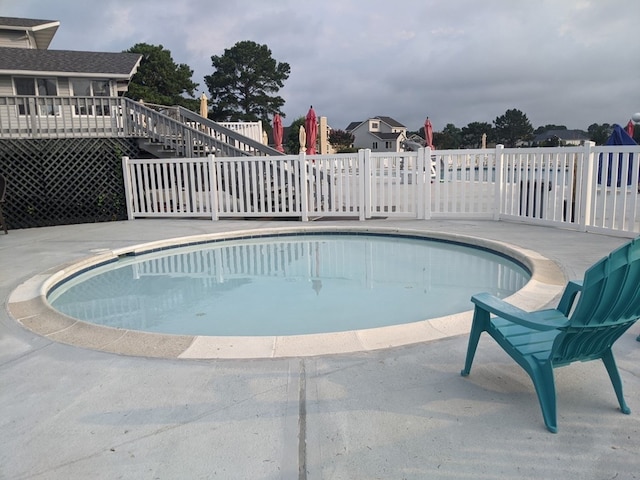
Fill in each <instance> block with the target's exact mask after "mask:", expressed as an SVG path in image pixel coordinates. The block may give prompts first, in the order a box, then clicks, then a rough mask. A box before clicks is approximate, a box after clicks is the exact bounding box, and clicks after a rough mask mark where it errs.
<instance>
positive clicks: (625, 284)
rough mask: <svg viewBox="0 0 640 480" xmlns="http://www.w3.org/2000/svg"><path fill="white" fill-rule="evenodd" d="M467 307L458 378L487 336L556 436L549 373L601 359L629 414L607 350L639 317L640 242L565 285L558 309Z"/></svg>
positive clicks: (486, 303)
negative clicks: (523, 379)
mask: <svg viewBox="0 0 640 480" xmlns="http://www.w3.org/2000/svg"><path fill="white" fill-rule="evenodd" d="M578 293H580V295H579V298H578V301H577V303H576V305H575V309H573V311H572V310H571V308H572V306H573V304H574V300H575V298H576V295H577V294H578ZM471 301H472V302H473V303H474V304H475V311H474V315H473V324H472V327H471V333H470V336H469V345H468V348H467V358H466V361H465V365H464V369H463V370H462V372H461V374H462V376H467V375H469V371H470V370H471V364H472V363H473V357H474V355H475V352H476V347H477V346H478V340H479V339H480V334H481V333H482V332H487V333H488V334H489V335H491V337H493V338H494V339H495V340H496V342H498V344H499V345H500V346H501V347H502V348H503V349H504V350H505V351H506V352H507V353H508V354H509V355H510V356H511V357H512V358H513V359H514V360H515V361H516V362H517V363H518V364H519V365H520V366H521V367H522V368H524V369H525V370H526V372H527V373H528V374H529V376H530V377H531V380H533V385H534V387H535V389H536V393H537V395H538V400H539V401H540V407H541V408H542V416H543V418H544V423H545V424H546V426H547V428H548V429H549V430H550V431H551V432H553V433H555V432H557V431H558V427H557V423H556V391H555V381H554V377H553V369H554V368H555V367H561V366H564V365H568V364H570V363H572V362H575V361H589V360H596V359H601V360H602V361H603V362H604V365H605V367H606V369H607V372H608V373H609V377H610V378H611V383H612V384H613V388H614V390H615V393H616V396H617V397H618V402H619V404H620V410H621V411H622V412H623V413H627V414H628V413H631V411H630V410H629V407H628V406H627V404H626V403H625V401H624V397H623V393H622V382H621V380H620V374H619V373H618V367H617V366H616V362H615V360H614V358H613V353H612V351H611V347H612V345H613V344H614V342H615V341H616V340H617V339H618V338H619V337H620V336H621V335H622V334H623V333H624V332H625V331H626V330H627V329H628V328H629V327H631V325H633V323H634V322H635V321H636V320H637V319H638V317H640V237H639V238H636V239H635V240H633V241H631V242H629V243H627V244H626V245H623V246H622V247H620V248H618V249H616V250H614V251H613V252H612V253H610V254H609V255H608V256H607V257H605V258H603V259H602V260H600V261H599V262H597V263H596V264H595V265H593V266H592V267H590V268H589V269H588V270H587V271H586V273H585V275H584V279H583V281H582V282H569V283H568V284H567V286H566V287H565V290H564V293H563V295H562V297H561V299H560V302H559V304H558V307H557V308H552V309H547V310H539V311H535V312H526V311H524V310H521V309H520V308H517V307H515V306H513V305H510V304H509V303H507V302H505V301H503V300H501V299H499V298H496V297H494V296H492V295H490V294H488V293H480V294H477V295H474V296H473V297H472V298H471Z"/></svg>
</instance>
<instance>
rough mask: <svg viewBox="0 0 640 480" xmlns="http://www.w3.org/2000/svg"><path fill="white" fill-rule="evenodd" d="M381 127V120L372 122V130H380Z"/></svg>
mask: <svg viewBox="0 0 640 480" xmlns="http://www.w3.org/2000/svg"><path fill="white" fill-rule="evenodd" d="M379 128H380V123H379V122H371V130H378V129H379Z"/></svg>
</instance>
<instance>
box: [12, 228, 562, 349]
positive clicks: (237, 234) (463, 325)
mask: <svg viewBox="0 0 640 480" xmlns="http://www.w3.org/2000/svg"><path fill="white" fill-rule="evenodd" d="M322 232H326V233H337V232H344V233H371V234H385V235H410V236H415V237H420V238H427V239H434V240H441V241H448V242H456V243H460V244H467V245H471V246H474V247H480V248H484V249H487V250H490V251H494V252H497V253H499V254H502V255H505V256H507V257H510V258H513V259H514V260H516V261H518V262H520V263H521V264H523V265H524V266H525V267H526V268H527V269H529V271H530V272H531V279H530V280H529V282H527V284H526V285H525V286H524V287H523V288H522V289H520V290H519V291H517V292H516V293H514V294H513V295H511V296H510V297H508V298H507V299H506V300H507V301H509V302H510V303H512V304H513V305H515V306H518V307H520V308H522V309H525V310H533V309H538V308H542V307H544V306H547V305H549V304H550V302H551V301H552V300H553V299H554V298H556V297H557V296H558V295H560V294H561V292H562V289H563V288H564V285H565V284H566V282H567V278H566V275H565V274H564V272H563V270H562V269H561V268H560V266H559V265H558V264H556V263H555V262H554V261H552V260H550V259H549V258H546V257H544V256H542V255H541V254H540V253H538V252H536V251H533V250H530V249H525V248H521V247H518V246H515V245H512V244H508V243H505V242H500V241H496V240H488V239H485V238H482V237H475V236H470V235H461V234H453V233H448V232H437V231H429V232H425V231H424V230H413V229H405V228H397V227H358V226H317V225H309V226H299V225H298V226H295V227H263V228H256V229H248V230H235V231H234V230H232V231H227V232H219V233H209V234H201V235H192V236H187V237H174V238H168V239H164V240H159V241H154V242H147V243H143V244H138V245H132V246H128V247H123V248H118V249H114V250H105V251H102V252H100V253H97V254H96V255H92V256H90V257H87V258H84V259H82V260H80V261H75V262H73V263H70V264H67V265H61V266H57V267H54V268H52V269H49V270H47V271H46V272H43V273H42V274H39V275H36V276H34V277H31V278H30V279H28V280H27V281H25V282H24V283H22V284H21V285H19V286H18V287H17V288H16V289H15V290H14V291H13V292H12V293H11V295H10V297H9V301H8V311H9V315H10V316H11V317H12V318H14V319H15V320H16V321H17V322H18V323H20V324H21V325H22V326H24V327H25V328H27V329H29V330H30V331H32V332H34V333H36V334H38V335H41V336H43V337H46V338H48V339H50V340H52V341H56V342H60V343H64V344H69V345H75V346H79V347H83V348H89V349H93V350H99V351H103V352H109V353H115V354H120V355H131V356H143V357H159V358H177V359H180V358H183V359H220V358H227V359H241V358H246V359H248V358H282V357H306V356H317V355H331V354H343V353H355V352H364V351H370V350H380V349H385V348H392V347H399V346H404V345H410V344H415V343H422V342H429V341H433V340H438V339H442V338H446V337H451V336H455V335H462V334H466V333H468V332H469V329H470V326H471V319H472V314H473V312H472V310H468V311H466V312H461V313H457V314H453V315H447V316H444V317H439V318H435V319H429V320H423V321H419V322H412V323H406V324H401V325H392V326H386V327H377V328H370V329H364V330H352V331H346V332H334V333H321V334H306V335H287V336H259V337H258V336H253V337H250V336H216V337H214V336H196V335H168V334H160V333H151V332H141V331H135V330H128V329H121V328H112V327H106V326H101V325H95V324H91V323H87V322H84V321H81V320H77V319H75V318H71V317H68V316H66V315H64V314H62V313H60V312H58V311H56V310H54V309H53V308H52V307H51V306H50V305H49V303H48V302H47V300H46V297H47V292H48V291H49V290H50V289H51V288H52V287H53V286H54V285H56V284H57V283H59V282H60V281H62V280H63V279H65V278H67V277H69V276H71V275H75V274H77V273H78V272H81V271H83V270H85V269H87V268H90V267H93V266H95V265H98V264H101V263H106V262H110V261H114V260H116V259H117V258H118V257H120V256H123V255H131V254H135V255H138V254H142V253H148V252H150V251H155V250H160V249H164V248H170V247H175V246H178V245H185V244H196V243H206V242H211V241H215V240H223V239H231V238H249V237H256V236H264V235H281V234H282V235H286V234H296V233H300V234H303V233H322ZM470 305H471V304H470Z"/></svg>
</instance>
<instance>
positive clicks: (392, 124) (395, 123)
mask: <svg viewBox="0 0 640 480" xmlns="http://www.w3.org/2000/svg"><path fill="white" fill-rule="evenodd" d="M371 119H376V120H380V121H381V122H384V123H386V124H387V125H389V126H390V127H399V128H407V127H405V126H404V125H402V124H401V123H400V122H398V121H397V120H394V119H393V118H391V117H384V116H377V117H371V118H370V119H368V120H364V121H360V122H351V123H350V124H349V125H347V128H346V131H347V132H352V131H353V130H355V129H356V128H357V127H359V126H360V125H362V124H363V123H364V122H367V121H369V120H371Z"/></svg>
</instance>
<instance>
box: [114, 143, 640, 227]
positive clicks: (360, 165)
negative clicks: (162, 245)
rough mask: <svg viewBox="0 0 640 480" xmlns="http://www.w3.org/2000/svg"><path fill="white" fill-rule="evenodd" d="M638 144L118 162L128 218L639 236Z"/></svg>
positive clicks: (639, 153)
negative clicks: (448, 224) (484, 223)
mask: <svg viewBox="0 0 640 480" xmlns="http://www.w3.org/2000/svg"><path fill="white" fill-rule="evenodd" d="M639 157H640V147H637V146H634V147H628V146H599V147H596V146H594V145H593V144H591V143H589V144H587V145H585V146H580V147H560V148H511V149H507V148H503V147H502V146H501V145H498V146H497V147H496V148H493V149H478V150H442V151H440V150H431V149H429V148H424V149H419V150H418V151H417V152H400V153H377V152H371V151H369V150H360V151H359V152H357V153H352V154H336V155H305V154H304V153H302V154H300V155H287V156H262V157H214V156H213V155H210V156H209V157H206V158H185V159H154V160H148V159H147V160H142V159H129V158H126V157H125V158H124V159H123V172H124V178H125V188H126V195H127V206H128V212H129V218H130V219H133V218H137V217H176V216H179V217H207V218H212V219H214V220H216V219H218V218H234V217H236V218H237V217H242V218H247V217H249V218H251V217H296V218H300V219H301V220H303V221H307V220H309V219H312V218H317V217H345V218H346V217H348V218H358V219H360V220H366V219H368V218H376V217H385V218H388V217H396V218H417V219H429V218H465V217H466V218H485V219H494V220H509V221H517V222H524V223H531V224H539V225H549V226H557V227H563V228H570V229H575V230H580V231H593V232H606V233H610V234H617V235H621V236H635V235H638V234H640V192H639V176H640V174H639V172H640V168H639V165H638V159H639Z"/></svg>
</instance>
